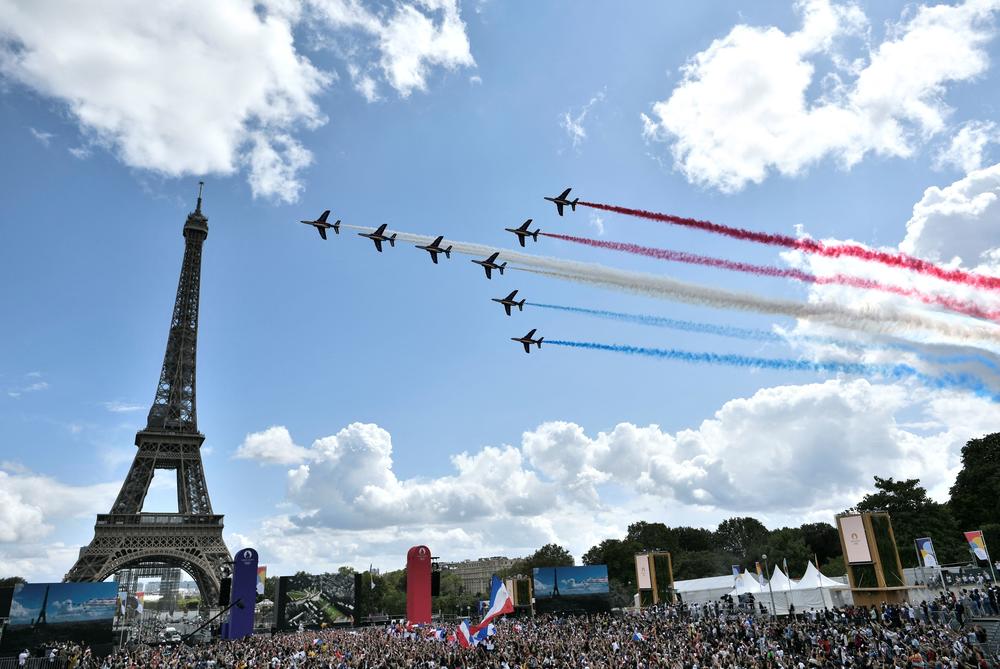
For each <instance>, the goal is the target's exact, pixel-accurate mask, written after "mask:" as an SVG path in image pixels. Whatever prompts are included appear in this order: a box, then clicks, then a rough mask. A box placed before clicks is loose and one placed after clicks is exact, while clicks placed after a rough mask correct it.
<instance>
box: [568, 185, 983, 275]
mask: <svg viewBox="0 0 1000 669" xmlns="http://www.w3.org/2000/svg"><path fill="white" fill-rule="evenodd" d="M579 204H581V205H583V206H585V207H590V208H592V209H600V210H602V211H611V212H615V213H617V214H625V215H626V216H636V217H638V218H647V219H650V220H653V221H660V222H663V223H670V224H672V225H680V226H683V227H686V228H694V229H696V230H704V231H706V232H711V233H713V234H717V235H723V236H725V237H732V238H733V239H742V240H744V241H751V242H757V243H759V244H769V245H771V246H783V247H785V248H789V249H795V250H797V251H803V252H805V253H812V254H815V255H821V256H826V257H828V258H844V257H848V258H858V259H860V260H866V261H869V262H876V263H880V264H882V265H886V266H888V267H896V268H902V269H908V270H911V271H914V272H918V273H920V274H926V275H927V276H933V277H935V278H938V279H941V280H942V281H950V282H952V283H961V284H965V285H968V286H974V287H976V288H981V289H984V290H997V289H1000V277H993V276H986V275H983V274H977V273H975V272H968V271H965V270H960V269H948V268H946V267H941V266H940V265H937V264H935V263H932V262H930V261H928V260H924V259H922V258H917V257H914V256H911V255H909V254H906V253H901V252H896V253H891V252H887V251H877V250H875V249H869V248H867V247H864V246H861V245H860V244H848V243H832V244H828V243H825V242H821V241H818V240H815V239H799V238H797V237H792V236H791V235H781V234H773V233H767V232H756V231H754V230H747V229H746V228H736V227H732V226H729V225H722V224H720V223H713V222H711V221H699V220H698V219H695V218H684V217H682V216H674V215H672V214H661V213H658V212H654V211H645V210H643V209H629V208H628V207H619V206H616V205H612V204H601V203H599V202H584V201H583V200H580V202H579Z"/></svg>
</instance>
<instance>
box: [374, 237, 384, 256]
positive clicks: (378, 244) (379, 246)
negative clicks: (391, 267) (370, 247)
mask: <svg viewBox="0 0 1000 669" xmlns="http://www.w3.org/2000/svg"><path fill="white" fill-rule="evenodd" d="M372 241H373V242H375V248H376V249H378V252H379V253H382V240H381V239H373V240H372Z"/></svg>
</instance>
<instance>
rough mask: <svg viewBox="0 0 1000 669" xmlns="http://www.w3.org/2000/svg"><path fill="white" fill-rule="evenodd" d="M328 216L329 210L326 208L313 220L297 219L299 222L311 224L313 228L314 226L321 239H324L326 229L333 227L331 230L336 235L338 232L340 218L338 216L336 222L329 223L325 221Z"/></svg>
mask: <svg viewBox="0 0 1000 669" xmlns="http://www.w3.org/2000/svg"><path fill="white" fill-rule="evenodd" d="M329 217H330V210H329V209H327V210H326V211H324V212H323V214H322V215H321V216H320V217H319V218H317V219H316V220H315V221H299V223H305V224H306V225H311V226H313V227H314V228H316V232H318V233H319V236H320V237H322V238H323V239H326V231H327V230H329V229H330V228H333V232H334V233H335V234H338V235H339V234H340V219H339V218H338V219H337V222H336V223H333V224H330V223H327V222H326V219H328V218H329Z"/></svg>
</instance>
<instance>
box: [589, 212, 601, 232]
mask: <svg viewBox="0 0 1000 669" xmlns="http://www.w3.org/2000/svg"><path fill="white" fill-rule="evenodd" d="M589 222H590V225H592V226H593V227H594V229H595V230H596V231H597V236H598V237H600V236H602V235H603V234H604V217H603V216H601V215H599V214H595V213H591V214H590V218H589Z"/></svg>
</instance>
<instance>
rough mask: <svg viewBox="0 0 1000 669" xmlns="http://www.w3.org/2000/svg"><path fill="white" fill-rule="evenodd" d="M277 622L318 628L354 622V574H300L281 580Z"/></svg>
mask: <svg viewBox="0 0 1000 669" xmlns="http://www.w3.org/2000/svg"><path fill="white" fill-rule="evenodd" d="M278 590H279V591H280V592H279V593H278V601H277V602H276V606H275V626H276V627H277V628H278V629H279V630H290V629H298V628H299V627H300V626H301V627H303V628H305V629H315V628H318V627H323V626H331V625H344V624H350V623H352V622H354V574H353V573H351V574H296V575H295V576H282V577H281V578H280V579H279V583H278Z"/></svg>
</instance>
